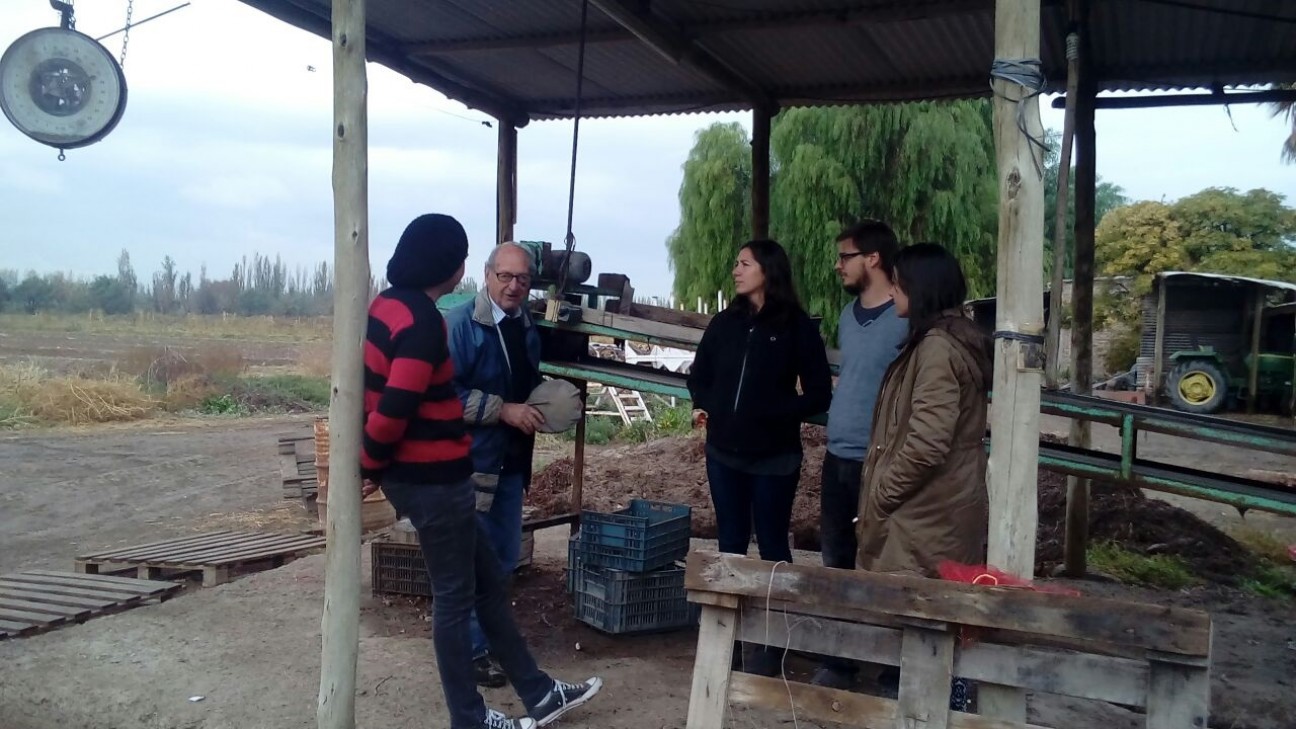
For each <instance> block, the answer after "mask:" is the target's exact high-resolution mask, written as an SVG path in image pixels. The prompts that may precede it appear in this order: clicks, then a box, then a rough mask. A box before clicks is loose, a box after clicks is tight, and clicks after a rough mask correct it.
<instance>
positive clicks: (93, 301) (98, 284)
mask: <svg viewBox="0 0 1296 729" xmlns="http://www.w3.org/2000/svg"><path fill="white" fill-rule="evenodd" d="M90 305H91V306H93V307H94V308H96V309H99V310H100V311H102V312H103V313H105V314H129V313H131V312H132V311H134V310H135V294H134V291H133V290H132V289H131V288H130V287H129V286H128V285H127V284H126V283H125V282H123V281H122V280H121V279H120V278H113V277H112V276H96V277H95V279H94V280H93V281H91V282H90Z"/></svg>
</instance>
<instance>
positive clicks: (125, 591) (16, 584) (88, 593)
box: [0, 578, 147, 600]
mask: <svg viewBox="0 0 1296 729" xmlns="http://www.w3.org/2000/svg"><path fill="white" fill-rule="evenodd" d="M43 579H44V578H33V579H31V580H25V581H13V582H0V587H5V588H7V589H22V590H33V591H39V592H41V593H43V594H48V595H61V596H67V597H82V598H85V599H96V600H130V599H142V598H144V597H147V595H142V594H140V593H138V592H136V591H134V590H131V589H129V588H125V587H121V586H116V587H111V588H105V587H102V586H101V587H74V586H72V585H67V584H61V583H58V582H50V581H44V582H43V581H41V580H43Z"/></svg>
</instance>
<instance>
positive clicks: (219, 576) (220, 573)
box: [203, 567, 230, 587]
mask: <svg viewBox="0 0 1296 729" xmlns="http://www.w3.org/2000/svg"><path fill="white" fill-rule="evenodd" d="M229 581H230V571H229V568H228V567H204V568H203V587H215V586H216V585H223V584H225V583H226V582H229Z"/></svg>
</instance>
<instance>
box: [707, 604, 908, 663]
mask: <svg viewBox="0 0 1296 729" xmlns="http://www.w3.org/2000/svg"><path fill="white" fill-rule="evenodd" d="M703 594H705V593H703ZM712 594H715V593H712ZM724 597H732V596H724ZM738 626H739V627H738V640H740V641H745V642H748V643H762V644H766V645H774V646H779V647H783V648H789V649H791V650H794V651H804V652H807V653H816V654H819V655H829V656H838V657H841V658H850V659H853V660H857V661H869V662H872V663H881V664H885V665H888V666H898V665H900V634H901V633H900V631H899V630H896V629H894V628H884V627H880V626H876V625H867V624H864V623H849V622H845V621H842V620H833V619H831V618H821V617H814V616H807V615H797V614H791V613H787V612H784V611H782V610H769V611H767V610H766V609H765V608H764V607H763V606H760V605H756V604H748V605H746V606H745V607H744V608H743V610H742V619H741V620H740V621H739V622H738ZM767 636H768V637H767Z"/></svg>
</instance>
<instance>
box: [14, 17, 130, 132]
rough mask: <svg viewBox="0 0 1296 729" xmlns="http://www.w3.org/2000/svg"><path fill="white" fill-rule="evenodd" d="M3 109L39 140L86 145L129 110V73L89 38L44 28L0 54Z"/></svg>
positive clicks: (106, 130)
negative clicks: (127, 82) (127, 105)
mask: <svg viewBox="0 0 1296 729" xmlns="http://www.w3.org/2000/svg"><path fill="white" fill-rule="evenodd" d="M0 109H3V110H4V114H5V116H6V117H8V118H9V121H10V122H12V123H13V125H14V126H15V127H18V129H19V131H21V132H22V133H23V134H26V135H27V136H29V137H31V138H32V139H35V140H36V141H38V142H41V143H43V144H48V145H50V146H51V147H58V148H60V149H75V148H77V147H84V146H86V145H89V144H94V143H95V142H97V141H99V140H100V139H103V138H104V136H106V135H107V134H108V132H110V131H112V129H113V127H115V126H117V122H118V121H119V120H120V119H121V116H122V112H124V111H125V110H126V77H125V76H124V75H123V74H122V70H121V66H119V65H118V64H117V60H116V59H114V58H113V57H112V54H110V53H109V52H108V49H107V48H104V47H103V46H102V45H100V44H99V43H98V42H96V41H95V40H94V39H93V38H91V37H90V36H88V35H85V34H83V33H78V32H77V31H75V30H66V29H63V28H40V29H38V30H33V31H32V32H30V33H27V34H26V35H24V36H22V37H21V38H19V39H18V40H16V41H14V42H13V45H11V46H9V49H8V50H6V51H5V53H4V55H3V56H0Z"/></svg>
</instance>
